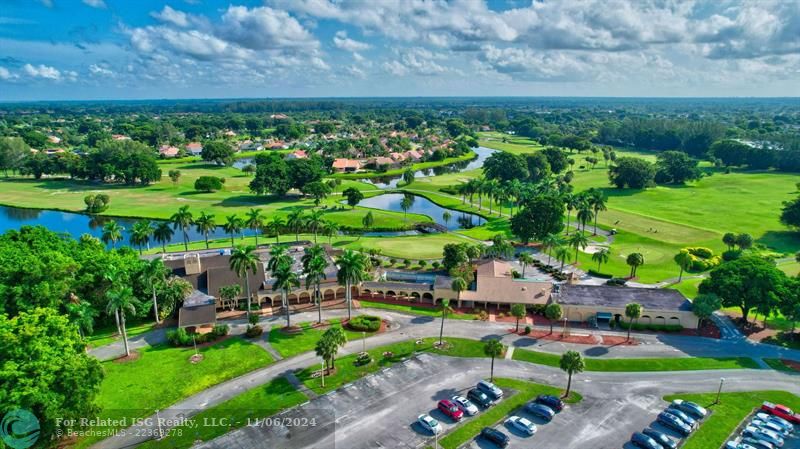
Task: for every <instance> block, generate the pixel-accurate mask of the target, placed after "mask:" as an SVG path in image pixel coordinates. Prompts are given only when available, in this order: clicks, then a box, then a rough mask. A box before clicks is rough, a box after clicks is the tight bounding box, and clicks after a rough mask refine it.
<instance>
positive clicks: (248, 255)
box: [228, 245, 258, 318]
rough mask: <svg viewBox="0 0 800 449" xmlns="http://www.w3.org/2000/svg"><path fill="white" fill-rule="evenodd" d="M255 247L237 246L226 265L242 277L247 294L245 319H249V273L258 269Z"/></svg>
mask: <svg viewBox="0 0 800 449" xmlns="http://www.w3.org/2000/svg"><path fill="white" fill-rule="evenodd" d="M255 251H256V247H255V246H253V245H248V246H244V245H239V246H237V247H235V248H234V250H233V253H232V254H231V258H230V260H228V264H229V265H230V269H231V271H233V272H234V273H236V276H238V277H239V278H240V279H241V277H242V275H244V279H245V291H246V292H247V317H248V318H250V298H251V293H250V275H249V274H248V273H249V272H251V271H252V272H253V274H255V273H256V270H257V269H258V255H257V254H256V253H255Z"/></svg>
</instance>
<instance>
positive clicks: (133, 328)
mask: <svg viewBox="0 0 800 449" xmlns="http://www.w3.org/2000/svg"><path fill="white" fill-rule="evenodd" d="M126 324H127V326H126V327H125V329H126V332H127V333H128V338H131V337H135V336H137V335H141V334H144V333H146V332H150V331H151V330H153V328H154V327H155V325H156V323H155V321H146V322H143V323H126ZM120 339H122V336H121V335H118V334H117V327H116V326H115V325H113V324H112V325H111V326H108V327H105V328H102V329H95V331H94V334H92V335H89V336H87V337H86V342H87V343H88V344H89V345H91V347H92V348H99V347H100V346H104V345H107V344H110V343H113V342H115V341H118V340H120Z"/></svg>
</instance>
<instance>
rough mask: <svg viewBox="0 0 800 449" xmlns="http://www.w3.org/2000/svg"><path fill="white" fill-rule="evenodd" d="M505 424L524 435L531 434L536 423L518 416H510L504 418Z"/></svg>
mask: <svg viewBox="0 0 800 449" xmlns="http://www.w3.org/2000/svg"><path fill="white" fill-rule="evenodd" d="M506 425H507V426H509V427H513V428H514V429H517V430H519V431H520V432H522V433H524V434H526V435H529V436H530V435H533V434H534V433H536V424H534V423H532V422H530V420H527V419H525V418H522V417H519V416H512V417H511V418H508V419H507V420H506Z"/></svg>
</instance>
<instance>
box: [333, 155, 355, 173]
mask: <svg viewBox="0 0 800 449" xmlns="http://www.w3.org/2000/svg"><path fill="white" fill-rule="evenodd" d="M361 167H362V164H361V161H359V160H356V159H343V158H342V159H335V160H334V161H333V164H332V165H331V168H333V170H334V171H336V172H339V173H344V172H354V171H357V170H360V169H361Z"/></svg>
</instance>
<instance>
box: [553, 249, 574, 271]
mask: <svg viewBox="0 0 800 449" xmlns="http://www.w3.org/2000/svg"><path fill="white" fill-rule="evenodd" d="M554 252H555V256H556V260H559V261H561V268H559V271H560V272H561V273H564V264H565V263H566V262H567V259H569V255H570V254H569V247H567V246H563V245H562V246H559V247H557V248H556V249H555V251H554Z"/></svg>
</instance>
